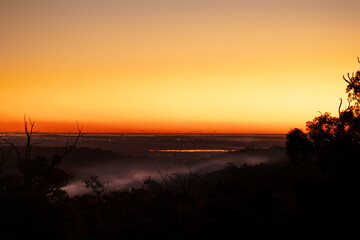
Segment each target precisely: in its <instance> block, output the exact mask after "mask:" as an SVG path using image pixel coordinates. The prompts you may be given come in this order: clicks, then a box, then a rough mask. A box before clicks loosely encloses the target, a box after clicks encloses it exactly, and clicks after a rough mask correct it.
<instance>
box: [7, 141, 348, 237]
mask: <svg viewBox="0 0 360 240" xmlns="http://www.w3.org/2000/svg"><path fill="white" fill-rule="evenodd" d="M20 149H21V148H20ZM33 150H34V153H35V152H36V153H37V154H41V155H43V156H46V157H49V156H52V155H54V154H56V153H59V152H61V151H62V149H61V148H56V147H41V148H40V147H39V148H35V147H34V149H33ZM259 157H262V158H263V159H266V160H261V161H259V162H249V161H247V160H246V159H248V158H250V159H254V158H255V159H256V158H259ZM99 159H102V160H101V165H102V166H104V165H105V166H106V165H108V166H110V167H111V166H112V168H115V167H114V166H116V165H119V166H120V167H122V168H125V167H126V166H133V165H131V163H134V162H138V163H137V165H141V166H143V165H144V164H145V163H147V164H148V165H149V166H148V167H149V168H150V167H154V166H156V167H159V168H160V166H161V165H156V164H158V163H162V162H166V161H165V158H164V157H159V158H158V159H156V158H151V157H146V158H139V157H134V156H126V155H120V154H117V153H113V152H110V151H105V150H101V149H90V148H78V149H75V150H74V151H73V152H72V153H71V154H70V155H68V156H67V157H66V158H64V159H63V162H62V165H61V166H62V167H63V168H64V169H67V170H71V169H72V171H73V173H75V175H76V172H77V171H80V170H81V168H84V167H85V168H86V166H88V167H89V168H90V169H91V168H92V167H95V168H97V166H98V165H99ZM181 159H182V158H181ZM209 159H216V161H215V160H214V161H213V164H212V165H211V164H210V165H209V164H205V163H206V162H209ZM231 160H232V161H231ZM9 162H11V161H9ZM139 162H140V163H139ZM149 163H150V164H149ZM176 163H177V164H178V165H177V166H178V167H184V166H185V167H188V170H186V171H183V172H181V173H176V172H170V171H168V172H165V171H160V173H158V174H157V175H156V176H155V175H154V176H148V177H146V178H145V179H142V181H141V182H140V183H141V184H137V185H134V187H132V188H131V189H128V188H127V189H122V190H107V191H104V192H101V187H102V186H103V185H105V182H102V181H101V180H100V179H101V178H94V179H92V180H93V182H97V183H99V186H98V188H94V189H92V190H93V191H92V192H89V193H88V194H82V195H76V196H73V197H69V196H68V195H67V194H66V193H64V192H56V193H53V194H51V195H46V194H43V193H41V192H38V191H35V190H33V189H30V188H28V189H27V188H26V187H24V186H23V185H22V184H21V183H20V180H19V178H18V177H15V176H13V175H8V176H4V177H2V179H1V186H2V189H1V195H0V208H1V209H0V211H1V219H2V220H1V221H2V222H1V229H2V230H1V231H2V237H3V238H2V239H21V238H23V237H25V236H32V238H37V239H143V238H146V239H215V238H216V239H219V238H230V237H231V238H234V236H236V237H237V238H243V237H249V236H251V237H252V238H253V237H270V236H277V237H291V236H296V237H299V236H304V237H306V236H308V234H320V235H318V236H326V235H329V234H330V232H332V231H335V232H336V231H337V230H336V229H338V230H339V229H341V230H343V229H346V227H349V228H350V226H351V224H352V222H351V221H350V220H349V211H351V209H348V207H347V206H346V205H345V204H346V201H345V200H344V198H342V197H341V196H339V192H342V193H343V192H346V191H345V190H343V189H342V187H343V184H345V183H344V182H342V181H340V182H338V181H337V182H336V184H333V182H332V181H333V180H332V179H330V178H328V177H326V176H325V175H324V174H323V173H322V172H321V171H319V170H318V168H317V167H315V166H314V165H313V164H310V163H309V164H302V165H296V164H294V163H292V162H290V161H289V159H288V158H287V155H286V151H285V148H282V147H273V148H270V149H254V148H247V149H244V150H240V151H236V152H229V153H221V154H218V155H216V156H212V157H211V158H209V157H206V156H205V157H204V156H200V157H198V158H195V160H193V162H190V163H189V162H186V161H185V162H184V161H178V162H176ZM11 166H12V167H16V164H15V163H14V162H12V163H11V164H9V165H8V166H7V168H8V170H9V169H10V168H11ZM174 169H176V168H174ZM160 174H161V175H160ZM84 176H85V175H82V176H81V175H80V176H77V177H75V179H78V178H80V177H84ZM103 176H106V175H103ZM70 182H71V181H70ZM99 190H100V191H99ZM343 196H344V195H343ZM346 199H347V198H346ZM329 229H331V231H330V230H329Z"/></svg>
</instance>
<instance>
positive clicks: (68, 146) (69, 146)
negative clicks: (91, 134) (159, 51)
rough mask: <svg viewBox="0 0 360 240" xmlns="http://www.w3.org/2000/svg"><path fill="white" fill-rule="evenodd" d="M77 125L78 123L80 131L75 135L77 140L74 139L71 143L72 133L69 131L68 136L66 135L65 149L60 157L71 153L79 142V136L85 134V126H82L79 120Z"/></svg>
mask: <svg viewBox="0 0 360 240" xmlns="http://www.w3.org/2000/svg"><path fill="white" fill-rule="evenodd" d="M76 125H77V130H78V133H77V135H76V137H75V140H74V141H73V143H72V144H71V143H70V133H69V134H68V136H67V137H66V144H65V150H64V152H63V153H62V154H61V155H60V159H62V158H64V157H65V156H66V155H67V154H69V153H71V152H72V151H73V150H74V148H75V146H76V144H77V142H78V141H79V138H80V137H81V136H82V135H83V132H82V130H83V127H81V128H80V126H79V122H76Z"/></svg>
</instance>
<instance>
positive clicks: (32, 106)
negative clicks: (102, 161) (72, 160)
mask: <svg viewBox="0 0 360 240" xmlns="http://www.w3.org/2000/svg"><path fill="white" fill-rule="evenodd" d="M194 2H196V3H194ZM295 2H296V3H295ZM359 8H360V1H358V0H339V1H338V0H312V1H310V0H303V1H285V0H266V1H265V0H252V1H241V0H236V1H235V0H221V1H220V0H219V1H215V0H198V1H190V0H183V1H175V0H173V1H172V0H154V1H149V0H137V1H125V0H124V1H122V0H119V1H115V0H103V1H95V0H71V1H70V0H64V1H51V0H39V1H31V2H30V1H25V0H24V1H20V0H19V1H13V0H2V1H0V34H1V38H0V100H1V104H0V132H1V131H22V130H23V124H22V119H23V117H24V114H26V115H27V116H31V118H32V119H33V120H35V121H36V129H38V130H40V131H42V132H53V131H69V130H71V129H72V130H76V121H79V122H80V124H82V125H83V126H84V131H85V132H196V131H199V132H259V133H270V132H271V133H277V132H279V133H286V132H287V131H289V130H290V128H294V127H300V128H304V125H305V122H306V121H308V120H311V119H312V118H313V117H314V116H315V115H317V114H318V113H317V111H322V112H325V111H328V112H332V113H334V114H335V113H336V112H337V107H338V103H339V97H343V98H346V94H345V87H346V85H345V82H344V81H342V75H343V74H345V73H347V72H354V71H356V70H358V69H359V68H360V65H359V64H358V63H357V61H356V56H359V55H360V32H359V31H358V29H359V27H360V22H359V19H358V18H359V14H358V9H359Z"/></svg>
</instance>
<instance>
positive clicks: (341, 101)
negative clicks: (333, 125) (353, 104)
mask: <svg viewBox="0 0 360 240" xmlns="http://www.w3.org/2000/svg"><path fill="white" fill-rule="evenodd" d="M341 104H342V98H340V104H339V110H338V111H339V116H340V113H341Z"/></svg>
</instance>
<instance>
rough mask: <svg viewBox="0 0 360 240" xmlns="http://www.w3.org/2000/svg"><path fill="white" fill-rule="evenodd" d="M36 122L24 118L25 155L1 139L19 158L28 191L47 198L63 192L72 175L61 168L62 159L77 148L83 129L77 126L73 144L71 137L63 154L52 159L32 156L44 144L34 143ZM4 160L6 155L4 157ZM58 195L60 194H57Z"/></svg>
mask: <svg viewBox="0 0 360 240" xmlns="http://www.w3.org/2000/svg"><path fill="white" fill-rule="evenodd" d="M34 125H35V122H33V121H31V119H30V118H29V120H28V121H27V120H26V117H24V128H25V134H26V144H25V151H24V154H21V151H20V149H19V148H18V147H17V146H15V144H14V143H13V142H12V141H10V140H9V139H7V138H4V137H1V142H2V143H3V144H7V145H8V146H10V148H11V149H12V150H14V151H15V153H16V156H17V158H18V165H17V170H18V173H19V175H20V177H21V179H22V183H23V184H24V187H25V190H26V191H35V192H38V193H40V194H42V195H45V196H50V195H52V194H53V193H54V192H55V191H56V192H59V191H62V190H61V188H62V187H64V186H65V185H66V184H67V183H68V181H69V180H70V179H71V177H72V176H71V175H70V174H69V173H67V172H66V171H64V170H63V169H61V168H60V167H59V165H60V163H61V161H62V159H63V158H64V157H65V156H66V155H67V154H69V153H70V152H71V151H73V149H74V148H75V146H76V144H77V142H78V140H79V138H80V136H82V129H81V128H80V127H79V125H78V124H77V128H78V133H77V135H76V137H75V140H74V141H73V142H71V141H70V135H68V137H67V139H66V145H65V148H64V150H63V152H62V153H60V154H55V155H54V156H52V158H47V157H44V156H39V155H35V156H34V157H33V156H32V150H33V147H34V146H35V145H38V144H40V143H42V142H33V141H32V140H33V135H34V134H35V133H36V132H35V131H34ZM3 159H4V155H3ZM57 195H58V194H57Z"/></svg>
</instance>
